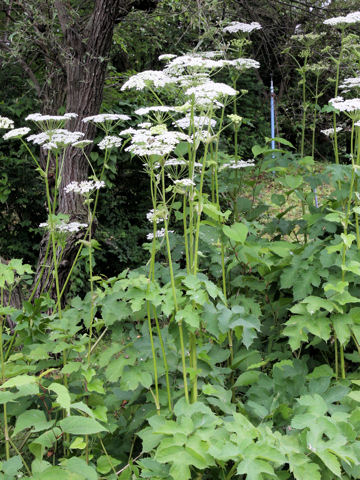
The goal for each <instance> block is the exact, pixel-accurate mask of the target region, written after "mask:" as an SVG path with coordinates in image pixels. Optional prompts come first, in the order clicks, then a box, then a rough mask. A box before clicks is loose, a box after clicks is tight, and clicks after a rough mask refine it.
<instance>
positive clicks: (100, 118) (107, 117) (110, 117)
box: [83, 113, 131, 123]
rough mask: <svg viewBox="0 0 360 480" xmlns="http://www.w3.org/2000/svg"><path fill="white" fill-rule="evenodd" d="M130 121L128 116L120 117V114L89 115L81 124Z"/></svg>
mask: <svg viewBox="0 0 360 480" xmlns="http://www.w3.org/2000/svg"><path fill="white" fill-rule="evenodd" d="M127 120H131V118H130V117H129V116H128V115H122V114H121V113H99V114H98V115H91V116H90V117H85V118H83V122H84V123H87V122H93V123H105V122H115V121H116V122H118V121H123V122H125V121H127Z"/></svg>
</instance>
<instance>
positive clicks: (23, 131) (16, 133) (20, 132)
mask: <svg viewBox="0 0 360 480" xmlns="http://www.w3.org/2000/svg"><path fill="white" fill-rule="evenodd" d="M29 132H30V128H28V127H22V128H15V129H14V130H10V132H6V133H5V135H3V139H4V140H9V139H10V138H21V137H23V136H24V135H27V134H28V133H29Z"/></svg>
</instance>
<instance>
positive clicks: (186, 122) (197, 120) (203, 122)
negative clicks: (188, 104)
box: [173, 114, 216, 130]
mask: <svg viewBox="0 0 360 480" xmlns="http://www.w3.org/2000/svg"><path fill="white" fill-rule="evenodd" d="M173 125H175V126H176V127H179V128H182V129H184V130H185V129H186V128H189V127H190V125H191V126H192V127H195V128H197V129H198V128H203V127H207V126H209V125H210V126H211V127H212V128H214V127H215V126H216V120H214V119H212V118H210V117H207V116H205V115H202V116H196V115H194V116H193V117H191V115H189V114H188V115H187V116H186V117H184V118H181V119H180V120H177V121H176V122H174V123H173Z"/></svg>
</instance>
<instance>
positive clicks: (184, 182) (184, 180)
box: [174, 178, 195, 187]
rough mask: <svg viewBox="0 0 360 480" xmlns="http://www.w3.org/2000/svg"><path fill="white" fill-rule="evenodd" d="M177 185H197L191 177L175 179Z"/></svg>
mask: <svg viewBox="0 0 360 480" xmlns="http://www.w3.org/2000/svg"><path fill="white" fill-rule="evenodd" d="M174 183H175V185H178V186H179V187H191V186H195V182H194V181H193V180H191V178H182V179H180V180H174Z"/></svg>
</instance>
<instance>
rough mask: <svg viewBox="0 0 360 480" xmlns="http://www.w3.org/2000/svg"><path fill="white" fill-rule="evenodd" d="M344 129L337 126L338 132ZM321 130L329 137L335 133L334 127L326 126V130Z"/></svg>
mask: <svg viewBox="0 0 360 480" xmlns="http://www.w3.org/2000/svg"><path fill="white" fill-rule="evenodd" d="M342 129H343V128H342V127H336V133H338V132H341V130H342ZM320 132H321V133H323V134H324V135H326V136H327V137H332V136H333V135H334V129H333V128H326V129H325V130H320Z"/></svg>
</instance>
